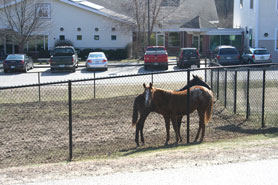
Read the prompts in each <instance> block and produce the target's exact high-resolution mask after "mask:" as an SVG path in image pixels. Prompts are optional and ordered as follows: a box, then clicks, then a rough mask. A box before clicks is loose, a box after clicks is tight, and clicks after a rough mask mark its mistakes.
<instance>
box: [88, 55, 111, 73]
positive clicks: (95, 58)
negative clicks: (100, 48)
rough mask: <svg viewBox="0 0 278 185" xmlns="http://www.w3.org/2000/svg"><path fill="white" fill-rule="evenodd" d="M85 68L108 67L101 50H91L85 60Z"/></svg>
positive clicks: (105, 68)
mask: <svg viewBox="0 0 278 185" xmlns="http://www.w3.org/2000/svg"><path fill="white" fill-rule="evenodd" d="M86 69H87V70H90V69H104V70H107V69H108V60H107V58H106V56H105V54H104V53H103V52H91V53H89V56H88V58H87V60H86Z"/></svg>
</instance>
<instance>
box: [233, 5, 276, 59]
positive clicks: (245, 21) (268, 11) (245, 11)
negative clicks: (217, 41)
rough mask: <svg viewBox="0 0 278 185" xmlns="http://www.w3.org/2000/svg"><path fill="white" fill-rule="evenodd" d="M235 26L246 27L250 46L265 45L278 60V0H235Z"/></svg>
mask: <svg viewBox="0 0 278 185" xmlns="http://www.w3.org/2000/svg"><path fill="white" fill-rule="evenodd" d="M233 26H234V28H244V29H245V30H246V33H247V34H246V36H247V39H249V41H250V42H247V41H246V43H249V46H250V47H265V48H267V49H268V50H269V52H270V53H271V54H272V58H273V60H274V61H278V0H234V23H233Z"/></svg>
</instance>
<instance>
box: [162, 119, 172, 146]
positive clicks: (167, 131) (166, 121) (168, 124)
mask: <svg viewBox="0 0 278 185" xmlns="http://www.w3.org/2000/svg"><path fill="white" fill-rule="evenodd" d="M163 117H164V120H165V127H166V133H167V136H166V141H165V145H168V142H169V139H170V133H169V130H170V118H169V117H167V116H163Z"/></svg>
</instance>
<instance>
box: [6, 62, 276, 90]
mask: <svg viewBox="0 0 278 185" xmlns="http://www.w3.org/2000/svg"><path fill="white" fill-rule="evenodd" d="M170 64H172V65H169V69H168V71H176V70H178V69H177V67H176V65H175V61H174V60H172V61H170ZM202 67H204V65H201V68H202ZM150 72H151V71H145V70H144V67H143V66H134V65H133V66H122V67H111V68H109V69H108V71H97V72H96V73H95V77H96V78H98V77H109V76H121V75H130V74H142V73H150ZM192 73H194V74H195V75H196V74H198V75H200V76H203V77H204V71H202V70H198V71H194V72H192ZM185 75H186V74H185V73H184V75H183V74H179V76H180V78H179V77H177V75H176V74H175V73H168V74H163V75H155V77H154V81H155V82H178V81H184V78H182V76H185ZM246 76H247V73H246V70H245V71H240V70H239V72H238V80H239V81H241V80H246ZM262 76H263V75H262V71H252V74H250V78H251V79H252V80H261V79H262ZM277 76H278V71H277V70H272V71H270V72H268V74H267V75H266V79H271V80H273V79H275V80H277ZM88 78H94V72H92V71H87V70H86V69H85V67H79V68H78V69H77V71H76V72H75V73H70V72H57V73H51V72H50V69H49V68H34V69H33V70H30V71H28V73H4V72H3V70H2V71H1V70H0V79H1V80H0V87H5V86H17V85H29V84H37V83H38V82H39V81H40V83H47V82H57V81H67V80H77V79H88ZM223 78H224V73H221V77H220V80H221V79H223ZM228 80H234V76H233V73H229V75H228ZM149 81H151V77H150V76H149V77H146V76H143V77H136V78H126V79H125V80H120V81H119V80H118V79H117V80H112V81H111V80H106V81H104V80H103V81H101V82H100V83H105V84H108V83H133V84H134V83H142V82H149Z"/></svg>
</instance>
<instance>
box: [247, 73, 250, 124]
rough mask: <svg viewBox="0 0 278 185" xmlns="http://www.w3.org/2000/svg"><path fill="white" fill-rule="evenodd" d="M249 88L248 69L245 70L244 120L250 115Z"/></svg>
mask: <svg viewBox="0 0 278 185" xmlns="http://www.w3.org/2000/svg"><path fill="white" fill-rule="evenodd" d="M249 87H250V69H248V70H247V85H246V99H247V100H246V119H249V115H250V102H249Z"/></svg>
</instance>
